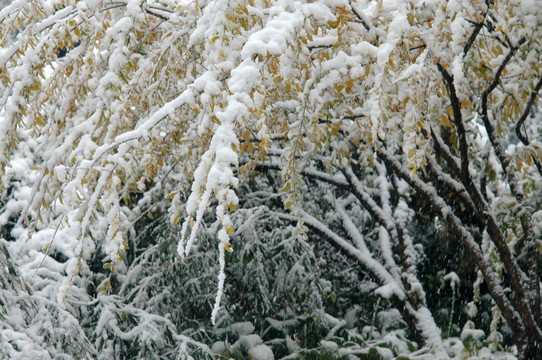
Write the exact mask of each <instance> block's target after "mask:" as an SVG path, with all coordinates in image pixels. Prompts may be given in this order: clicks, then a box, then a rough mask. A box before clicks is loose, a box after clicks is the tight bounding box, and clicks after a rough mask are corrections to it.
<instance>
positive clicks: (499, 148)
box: [481, 38, 526, 202]
mask: <svg viewBox="0 0 542 360" xmlns="http://www.w3.org/2000/svg"><path fill="white" fill-rule="evenodd" d="M525 41H526V38H521V39H520V40H519V41H518V43H517V44H516V46H514V47H512V48H511V49H510V51H509V52H508V54H507V55H506V57H505V58H504V60H503V62H502V63H501V65H500V66H499V68H498V69H497V72H496V73H495V77H494V79H493V81H492V82H491V84H489V86H488V87H487V88H486V89H485V90H484V92H483V93H482V101H481V102H482V107H481V116H482V120H483V122H484V126H485V128H486V131H487V134H488V136H489V140H490V141H491V144H492V145H493V148H494V149H495V154H497V158H498V159H499V162H500V163H501V166H502V168H503V170H504V173H505V174H506V176H507V177H508V183H509V184H510V191H511V192H512V194H513V195H514V197H515V198H516V200H517V201H518V202H521V201H522V200H523V194H522V192H521V188H520V187H519V186H518V184H517V177H516V171H515V168H514V167H513V166H510V158H509V157H508V155H507V154H506V151H505V149H504V146H503V144H502V141H501V138H500V137H499V135H498V133H497V130H496V129H495V126H494V125H493V124H492V122H491V120H490V118H489V114H488V98H489V94H491V92H492V91H493V90H495V88H496V87H497V85H498V84H499V82H500V80H501V75H502V73H503V71H504V68H505V67H506V65H508V63H509V62H510V61H511V60H512V58H513V57H514V55H515V53H516V52H517V50H518V49H519V47H520V46H521V45H522V44H523V43H525Z"/></svg>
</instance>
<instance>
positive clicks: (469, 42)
mask: <svg viewBox="0 0 542 360" xmlns="http://www.w3.org/2000/svg"><path fill="white" fill-rule="evenodd" d="M489 5H490V0H486V9H485V11H484V12H483V13H482V20H481V21H480V22H478V23H476V25H475V26H474V30H473V31H472V33H471V34H470V36H469V39H468V40H467V42H466V43H465V46H464V47H463V57H465V56H467V53H468V52H469V50H470V48H471V47H472V44H474V41H475V40H476V38H477V37H478V34H480V30H482V28H483V27H484V24H485V19H486V15H487V12H488V10H489Z"/></svg>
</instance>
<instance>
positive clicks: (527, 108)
mask: <svg viewBox="0 0 542 360" xmlns="http://www.w3.org/2000/svg"><path fill="white" fill-rule="evenodd" d="M540 88H542V77H541V78H539V79H538V83H537V84H536V86H535V88H534V90H533V92H531V96H530V97H529V101H528V102H527V106H525V110H523V114H521V117H520V118H519V120H518V122H517V123H516V135H517V136H518V138H519V139H520V140H521V142H522V143H523V145H529V138H528V134H527V133H525V135H523V134H522V132H521V127H522V126H523V123H524V122H525V120H527V116H529V113H530V112H531V109H532V107H533V105H534V101H535V99H536V96H537V95H538V92H539V91H540Z"/></svg>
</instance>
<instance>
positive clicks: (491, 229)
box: [437, 41, 539, 331]
mask: <svg viewBox="0 0 542 360" xmlns="http://www.w3.org/2000/svg"><path fill="white" fill-rule="evenodd" d="M521 42H522V41H520V43H521ZM518 46H519V44H518ZM516 49H517V48H516ZM513 52H514V51H511V52H510V54H508V56H507V60H506V59H505V61H504V62H503V64H501V66H500V67H499V70H498V71H497V75H498V76H499V77H500V75H501V74H502V71H503V70H504V66H505V64H506V63H507V62H508V61H510V59H511V58H512V55H513ZM437 67H438V69H439V71H440V72H441V74H442V76H443V78H444V81H445V82H446V84H447V87H448V91H449V95H450V101H451V106H452V110H453V118H454V119H453V120H454V123H455V125H456V128H457V132H458V137H459V149H460V153H461V155H460V156H461V182H462V183H463V185H464V186H465V188H466V190H467V191H468V193H469V195H470V197H471V199H472V200H473V202H474V204H475V208H476V211H477V216H478V217H479V219H480V220H481V222H482V224H485V226H486V230H487V232H488V234H489V236H490V237H491V240H492V241H493V243H494V244H495V246H496V247H497V250H498V251H499V254H500V256H501V258H502V260H503V265H504V267H505V269H506V272H507V273H508V275H509V276H510V279H511V285H512V290H513V291H514V295H515V297H516V305H517V306H518V309H519V310H520V313H521V316H522V318H523V320H524V321H525V322H526V326H527V327H528V328H531V330H532V331H534V329H536V328H537V327H536V324H535V321H534V319H533V317H532V312H531V310H530V307H529V304H528V301H527V299H526V296H525V289H524V287H523V284H525V283H526V282H527V281H526V279H527V276H526V274H525V273H524V272H523V271H522V270H521V268H520V267H519V265H518V263H517V261H516V259H515V258H514V257H513V255H512V252H511V250H510V248H509V247H508V244H507V242H506V238H505V236H504V234H503V233H502V231H501V229H500V228H499V224H498V222H497V220H496V219H495V217H494V216H493V215H492V212H491V211H490V209H489V206H488V204H487V203H486V201H485V200H484V197H483V196H482V194H481V192H480V190H479V189H478V188H477V186H476V184H474V182H473V180H472V177H471V175H470V171H469V161H468V160H469V159H468V157H469V153H468V144H467V141H466V131H465V127H464V124H463V119H462V115H461V104H460V102H459V99H458V97H457V90H456V89H455V86H454V81H453V77H452V75H450V74H449V73H448V71H446V69H444V67H443V66H442V65H440V64H437ZM496 86H497V82H495V81H494V82H493V83H492V84H491V85H490V87H489V88H488V89H487V90H486V92H487V91H491V90H492V89H494V88H495V87H496ZM486 92H485V93H484V96H485V97H483V99H482V103H483V104H484V99H485V106H486V108H485V115H486V116H487V96H488V94H489V93H486ZM486 120H487V121H486ZM484 123H486V129H487V132H488V133H490V132H493V135H492V136H493V137H492V136H491V135H490V140H491V143H492V145H493V147H494V148H495V151H496V153H497V154H498V150H497V148H499V149H500V151H501V156H502V158H501V164H502V166H503V168H504V170H505V172H507V173H508V180H509V183H510V188H511V190H512V193H513V194H514V195H516V199H518V200H519V199H520V198H521V197H520V193H519V192H518V190H517V181H516V177H515V172H513V169H512V168H511V167H509V166H508V165H509V159H508V157H507V156H506V154H505V153H504V148H503V147H502V145H501V143H500V138H498V137H497V135H496V132H495V130H494V128H492V125H491V124H490V122H489V119H488V118H487V119H485V120H484ZM507 170H509V172H508V171H507ZM538 331H539V330H538Z"/></svg>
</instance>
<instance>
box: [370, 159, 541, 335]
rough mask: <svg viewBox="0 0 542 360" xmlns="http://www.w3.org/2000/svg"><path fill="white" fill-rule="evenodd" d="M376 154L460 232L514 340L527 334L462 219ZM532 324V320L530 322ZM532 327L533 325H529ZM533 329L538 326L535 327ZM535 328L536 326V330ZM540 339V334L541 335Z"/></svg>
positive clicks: (393, 161)
mask: <svg viewBox="0 0 542 360" xmlns="http://www.w3.org/2000/svg"><path fill="white" fill-rule="evenodd" d="M377 156H378V157H379V158H381V159H382V160H383V161H384V162H385V163H386V164H387V165H388V166H389V167H390V168H391V169H393V171H394V172H395V174H397V176H399V177H401V178H402V179H404V180H405V181H406V182H407V183H408V184H409V185H410V186H412V187H413V188H414V189H415V190H416V191H417V192H418V193H419V194H420V195H422V196H424V197H425V198H426V199H427V200H428V201H429V202H430V203H431V204H432V205H433V207H434V208H435V210H436V211H438V213H439V214H440V216H441V217H442V218H443V219H445V220H446V221H447V222H448V224H449V226H450V227H451V228H452V230H454V232H455V233H456V234H458V235H459V238H460V241H461V242H462V243H463V245H464V246H465V248H466V249H467V250H468V251H469V253H470V254H471V256H472V257H473V258H474V259H475V260H476V264H477V266H478V267H479V268H480V270H481V271H482V274H483V275H484V281H485V282H486V284H487V287H488V290H489V293H490V294H491V297H492V298H493V299H494V300H495V302H496V303H497V305H498V306H499V308H500V309H501V311H502V314H503V316H504V318H505V319H506V321H507V323H508V325H509V326H510V327H511V328H512V330H513V331H514V333H515V334H516V336H517V339H521V338H522V336H523V335H524V334H525V333H526V328H525V324H524V322H523V319H522V317H521V316H520V315H519V314H518V312H517V311H516V310H515V309H514V307H513V306H512V304H511V303H510V301H509V300H508V298H507V297H506V295H505V291H504V289H503V287H502V285H501V283H500V281H499V279H498V277H497V275H496V274H495V272H494V271H493V269H492V268H491V265H490V264H489V261H488V259H487V258H486V257H485V256H484V253H483V252H482V250H481V249H480V247H479V245H478V244H477V243H476V241H475V240H474V238H473V237H472V235H471V234H470V233H469V232H468V231H467V229H465V227H464V226H463V224H462V223H461V220H460V219H459V218H458V217H457V216H456V215H455V214H454V213H453V211H452V209H450V207H449V206H448V205H447V204H446V202H445V201H444V200H443V199H442V198H441V197H440V196H439V195H438V194H437V192H436V190H435V189H434V187H433V186H431V185H428V184H426V183H425V182H423V181H422V180H421V179H420V178H418V177H417V176H416V175H412V174H411V173H410V171H408V170H407V169H405V168H404V167H403V166H401V164H400V163H399V162H398V161H397V160H396V159H395V158H394V157H393V156H392V155H391V154H390V153H388V152H387V151H386V150H383V149H380V150H379V151H378V153H377ZM531 324H532V323H531ZM530 328H532V326H530ZM534 329H537V327H536V326H535V327H534ZM536 331H538V329H537V330H536ZM541 338H542V335H541Z"/></svg>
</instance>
